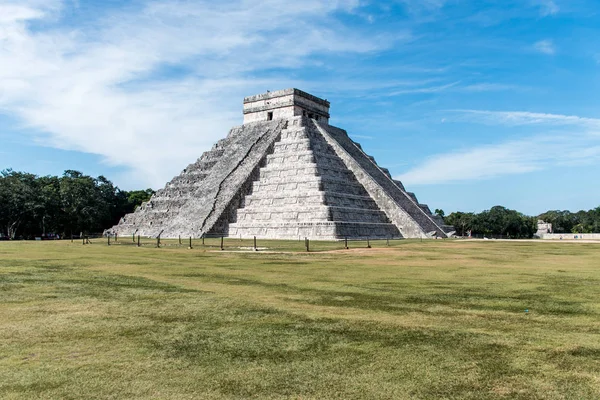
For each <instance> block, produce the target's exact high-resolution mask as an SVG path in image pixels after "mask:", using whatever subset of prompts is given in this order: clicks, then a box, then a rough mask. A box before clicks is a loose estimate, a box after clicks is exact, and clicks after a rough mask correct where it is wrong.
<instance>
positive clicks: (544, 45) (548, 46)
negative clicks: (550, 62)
mask: <svg viewBox="0 0 600 400" xmlns="http://www.w3.org/2000/svg"><path fill="white" fill-rule="evenodd" d="M533 48H534V50H535V51H537V52H539V53H542V54H548V55H554V54H556V48H555V46H554V42H552V40H548V39H547V40H540V41H539V42H536V43H535V44H534V45H533Z"/></svg>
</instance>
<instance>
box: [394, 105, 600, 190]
mask: <svg viewBox="0 0 600 400" xmlns="http://www.w3.org/2000/svg"><path fill="white" fill-rule="evenodd" d="M451 112H453V113H456V115H455V116H454V117H450V119H451V120H455V121H461V122H468V123H475V124H484V125H493V126H498V125H505V126H531V127H534V128H536V129H538V130H542V131H543V132H544V134H534V135H532V136H531V137H528V138H525V139H521V140H513V141H508V142H502V143H496V144H489V145H481V146H476V147H474V148H470V149H460V150H455V151H451V152H449V153H445V154H437V155H434V156H432V157H429V158H428V159H426V160H425V161H424V162H423V163H422V164H420V165H418V166H416V167H415V168H412V169H411V170H409V171H407V172H406V173H404V174H402V175H400V176H399V177H398V179H400V180H402V181H403V182H405V183H406V184H409V185H426V184H438V183H447V182H457V181H470V180H480V179H490V178H494V177H497V176H503V175H514V174H523V173H528V172H532V171H536V170H542V169H546V168H548V167H550V166H556V165H565V166H570V165H582V164H595V163H598V162H600V138H599V137H600V119H597V118H586V117H580V116H575V115H560V114H546V113H532V112H526V111H486V110H451ZM573 128H577V129H573ZM548 132H553V133H548ZM557 132H560V133H557Z"/></svg>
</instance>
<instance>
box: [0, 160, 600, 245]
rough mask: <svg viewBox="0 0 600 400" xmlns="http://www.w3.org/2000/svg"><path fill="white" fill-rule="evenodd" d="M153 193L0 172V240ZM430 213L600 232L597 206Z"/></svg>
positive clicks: (119, 211) (448, 219)
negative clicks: (534, 212) (576, 209)
mask: <svg viewBox="0 0 600 400" xmlns="http://www.w3.org/2000/svg"><path fill="white" fill-rule="evenodd" d="M153 194H154V191H153V190H152V189H146V190H133V191H129V192H128V191H124V190H121V189H119V188H118V187H116V186H115V185H113V183H112V182H111V181H109V180H108V179H106V178H105V177H104V176H99V177H97V178H94V177H91V176H88V175H84V174H82V173H81V172H79V171H74V170H67V171H65V172H64V174H63V175H62V176H60V177H59V176H36V175H34V174H30V173H26V172H16V171H13V170H10V169H8V170H4V171H0V238H10V239H17V238H25V239H30V238H33V237H39V236H42V237H43V236H50V235H60V237H69V236H70V235H75V236H78V235H80V234H81V233H83V234H89V233H101V232H103V231H104V230H105V229H107V228H110V227H111V226H113V225H115V224H117V223H118V222H119V219H120V218H121V217H123V216H124V215H125V214H128V213H130V212H133V211H134V210H135V208H136V207H137V206H139V205H140V204H142V203H143V202H145V201H148V200H149V199H150V197H151V196H152V195H153ZM435 213H436V214H438V215H439V216H441V217H443V218H444V221H445V223H446V224H448V225H453V226H454V227H455V229H456V234H457V235H460V236H466V235H467V234H468V232H469V231H470V232H471V233H472V234H473V235H502V236H507V237H513V238H530V237H532V236H533V235H534V234H535V232H536V231H537V220H538V219H542V220H544V221H545V222H549V223H551V224H552V225H553V230H554V232H555V233H591V232H600V207H597V208H595V209H593V210H589V211H579V212H576V213H572V212H570V211H547V212H545V213H543V214H541V215H539V216H535V217H534V216H527V215H524V214H522V213H520V212H518V211H515V210H510V209H508V208H505V207H502V206H495V207H492V208H491V209H489V210H485V211H483V212H481V213H469V212H453V213H451V214H450V215H447V216H445V215H444V211H443V210H439V209H438V210H435Z"/></svg>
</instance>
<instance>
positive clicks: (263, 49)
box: [0, 0, 397, 187]
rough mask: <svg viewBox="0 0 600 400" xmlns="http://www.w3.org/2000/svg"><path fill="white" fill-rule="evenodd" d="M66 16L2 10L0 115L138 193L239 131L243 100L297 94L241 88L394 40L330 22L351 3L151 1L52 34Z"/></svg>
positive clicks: (30, 7)
mask: <svg viewBox="0 0 600 400" xmlns="http://www.w3.org/2000/svg"><path fill="white" fill-rule="evenodd" d="M69 4H70V3H65V2H61V1H58V0H54V1H41V0H23V1H18V2H17V1H15V2H3V3H2V5H0V60H2V61H1V62H0V88H2V90H0V112H2V113H6V114H8V115H12V116H16V117H18V118H20V120H21V121H22V124H23V125H24V126H25V127H26V128H28V129H27V130H28V131H30V132H37V133H38V135H37V137H36V140H37V141H38V142H40V143H43V144H46V145H49V146H53V147H58V148H62V149H69V150H76V151H83V152H88V153H94V154H99V155H101V156H102V157H103V159H104V160H105V161H106V162H107V163H109V164H111V165H120V166H125V167H126V168H128V170H129V171H130V173H131V174H130V175H129V176H128V181H129V182H130V183H131V182H132V181H134V180H137V181H138V183H136V184H135V186H138V187H139V186H142V185H147V184H150V185H153V186H154V187H158V186H162V184H164V182H166V181H167V180H168V179H169V178H171V177H172V176H173V175H174V174H175V173H177V172H179V171H180V170H181V169H182V168H183V167H185V165H186V164H187V163H188V162H193V161H194V160H195V159H196V158H197V157H198V156H200V154H201V153H202V151H204V150H207V149H208V148H209V147H210V145H211V144H212V143H214V142H215V141H216V139H218V138H219V137H223V136H225V135H226V133H227V129H228V128H229V127H231V126H232V125H235V124H239V123H241V118H242V116H241V111H240V110H241V100H242V97H243V96H245V95H249V94H254V93H260V92H263V91H265V90H267V89H271V90H275V89H280V88H283V87H288V86H292V85H294V83H297V82H295V81H294V80H292V79H289V78H282V79H279V80H278V79H269V80H264V79H255V78H253V79H248V78H247V77H248V76H249V75H250V76H252V74H253V73H254V72H255V71H257V70H261V69H263V68H296V67H299V66H302V65H305V64H306V63H309V62H311V56H313V55H315V54H321V53H326V52H328V53H330V52H351V53H368V52H372V51H376V50H379V49H382V48H385V47H386V46H389V45H391V44H392V43H393V41H394V40H395V39H397V38H395V37H384V36H379V37H377V36H370V37H368V38H367V37H365V36H364V35H361V34H360V33H359V32H356V31H353V30H351V29H350V28H347V27H345V26H343V25H341V24H340V23H339V22H338V20H337V19H335V17H334V16H333V14H335V13H338V12H350V11H352V10H353V9H355V8H356V7H358V5H359V2H358V0H338V1H332V2H323V1H319V0H307V1H302V2H293V3H290V2H287V1H285V0H267V1H263V2H261V3H260V4H259V3H256V2H252V1H249V0H235V1H232V2H229V3H226V4H224V3H222V2H213V1H207V0H206V1H194V2H191V1H177V2H176V1H158V2H149V3H147V4H145V5H141V6H140V7H141V8H139V9H135V10H131V9H129V10H127V9H125V10H113V11H112V12H109V13H108V14H107V15H105V16H103V17H102V18H101V19H98V20H94V21H86V23H85V24H82V25H81V26H78V27H73V26H71V27H68V26H64V25H61V24H60V23H58V22H57V21H60V18H61V12H64V11H65V10H67V9H68V7H71V6H70V5H69ZM38 21H39V22H42V24H39V25H38V26H37V27H36V29H33V28H32V27H31V23H32V22H38ZM181 71H183V72H181ZM133 177H135V178H133Z"/></svg>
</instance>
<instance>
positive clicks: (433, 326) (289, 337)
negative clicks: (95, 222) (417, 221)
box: [0, 238, 600, 399]
mask: <svg viewBox="0 0 600 400" xmlns="http://www.w3.org/2000/svg"><path fill="white" fill-rule="evenodd" d="M121 240H123V241H124V240H125V239H121ZM128 240H131V238H129V239H128ZM226 242H227V244H228V249H232V247H233V246H234V245H235V243H234V241H232V240H227V241H226ZM208 244H209V243H207V245H208ZM215 245H216V239H215V243H213V244H212V246H215ZM246 245H250V244H249V243H246ZM359 245H360V246H361V247H364V246H362V245H363V244H358V243H357V244H354V243H353V246H359ZM259 246H266V247H269V248H275V247H277V248H278V249H285V250H290V251H288V252H281V253H268V252H266V251H259V252H243V253H236V252H229V251H225V252H221V251H219V250H215V247H203V246H201V245H198V244H195V245H194V248H193V249H192V250H189V249H187V248H186V247H185V246H182V247H179V246H178V245H177V243H176V241H164V242H163V247H162V248H159V249H158V248H153V247H152V246H150V245H147V246H145V247H142V248H137V247H134V246H131V245H123V244H121V245H112V246H110V247H109V246H107V245H106V243H105V241H104V240H101V239H98V240H96V241H93V244H91V245H86V246H83V245H82V244H81V243H79V242H75V243H71V242H69V241H65V242H14V243H12V242H0V398H2V399H13V398H20V399H36V398H43V399H55V398H56V399H109V398H110V399H131V398H153V399H196V398H207V399H232V398H233V399H241V398H259V399H280V398H289V399H332V398H336V399H599V398H600V244H582V243H542V242H533V241H532V242H499V241H498V242H497V241H479V242H476V241H469V242H466V241H441V240H438V241H423V242H420V241H397V242H393V243H392V245H391V246H390V247H387V246H386V245H385V242H377V243H374V244H373V246H374V248H372V249H365V248H356V249H350V250H340V251H321V252H316V251H315V252H311V253H306V252H302V251H301V250H302V248H303V246H304V242H281V243H275V242H263V243H259ZM311 246H314V247H313V249H314V250H327V249H333V248H339V247H340V244H339V243H316V242H315V243H312V242H311ZM292 250H298V252H291V251H292ZM525 310H528V312H526V311H525Z"/></svg>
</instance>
